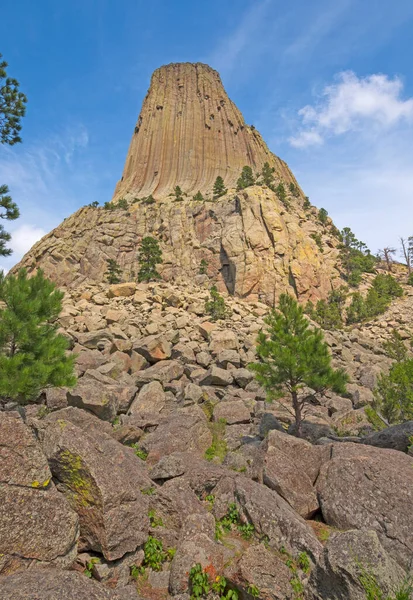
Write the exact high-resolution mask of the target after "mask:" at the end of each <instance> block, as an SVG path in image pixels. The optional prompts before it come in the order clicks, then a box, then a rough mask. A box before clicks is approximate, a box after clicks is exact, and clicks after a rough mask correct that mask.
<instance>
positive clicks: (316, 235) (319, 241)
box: [310, 233, 324, 252]
mask: <svg viewBox="0 0 413 600" xmlns="http://www.w3.org/2000/svg"><path fill="white" fill-rule="evenodd" d="M310 237H311V238H312V239H313V240H314V241H315V243H316V244H317V247H318V249H319V250H320V252H324V248H323V240H322V237H321V233H312V234H311V235H310Z"/></svg>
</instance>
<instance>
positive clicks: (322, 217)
mask: <svg viewBox="0 0 413 600" xmlns="http://www.w3.org/2000/svg"><path fill="white" fill-rule="evenodd" d="M327 218H328V212H327V211H326V209H325V208H320V210H319V211H318V220H319V221H320V223H322V224H323V225H325V224H326V223H327Z"/></svg>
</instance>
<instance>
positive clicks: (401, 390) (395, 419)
mask: <svg viewBox="0 0 413 600" xmlns="http://www.w3.org/2000/svg"><path fill="white" fill-rule="evenodd" d="M373 408H374V410H375V411H376V414H377V415H378V416H380V417H381V418H382V420H384V422H385V423H386V425H389V424H396V423H403V422H404V421H410V420H412V419H413V359H405V360H402V361H400V362H398V361H396V362H395V363H394V364H393V365H392V367H391V369H390V372H389V374H388V375H386V374H384V373H382V374H381V375H380V376H379V379H378V382H377V387H376V389H375V390H374V404H373Z"/></svg>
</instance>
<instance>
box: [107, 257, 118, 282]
mask: <svg viewBox="0 0 413 600" xmlns="http://www.w3.org/2000/svg"><path fill="white" fill-rule="evenodd" d="M106 263H107V265H108V270H107V271H106V273H105V275H106V278H107V280H108V283H110V284H113V283H119V282H120V279H121V278H120V276H121V275H122V269H121V268H120V266H119V265H118V263H117V262H116V260H114V259H113V258H108V259H107V261H106Z"/></svg>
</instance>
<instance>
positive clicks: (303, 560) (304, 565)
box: [297, 552, 311, 573]
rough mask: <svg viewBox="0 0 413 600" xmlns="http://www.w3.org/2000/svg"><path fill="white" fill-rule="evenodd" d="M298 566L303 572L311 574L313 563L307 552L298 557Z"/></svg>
mask: <svg viewBox="0 0 413 600" xmlns="http://www.w3.org/2000/svg"><path fill="white" fill-rule="evenodd" d="M297 564H298V566H299V567H300V569H301V570H302V571H303V573H309V572H310V566H311V563H310V559H309V556H308V554H307V552H300V554H299V555H298V557H297Z"/></svg>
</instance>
